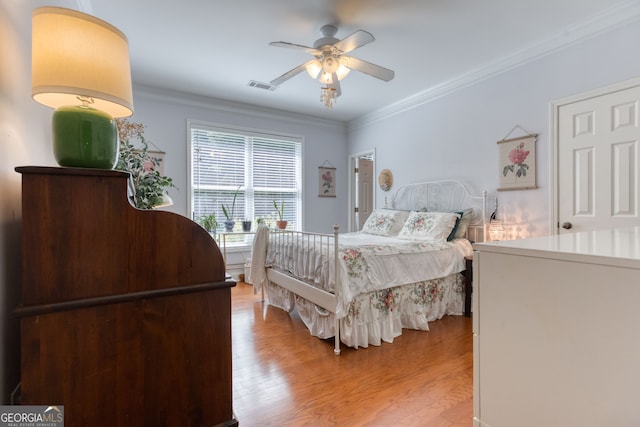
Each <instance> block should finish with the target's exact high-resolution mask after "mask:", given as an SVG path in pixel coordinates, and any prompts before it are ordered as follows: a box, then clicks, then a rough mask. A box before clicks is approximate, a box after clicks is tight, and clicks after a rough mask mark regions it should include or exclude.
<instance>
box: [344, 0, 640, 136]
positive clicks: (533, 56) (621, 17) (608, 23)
mask: <svg viewBox="0 0 640 427" xmlns="http://www.w3.org/2000/svg"><path fill="white" fill-rule="evenodd" d="M639 19H640V2H639V1H638V0H628V1H626V2H624V3H620V4H618V5H616V6H614V7H611V8H609V9H608V10H605V11H603V12H602V13H600V14H598V15H595V16H593V17H591V19H589V20H586V21H583V22H581V23H580V24H577V25H574V26H571V27H568V28H567V29H566V30H565V31H563V32H562V33H558V34H556V35H554V36H551V37H548V38H546V39H542V40H540V41H538V42H536V43H533V44H531V45H529V46H527V47H525V48H523V49H520V50H518V51H515V52H513V53H511V54H509V55H507V56H504V57H502V58H500V59H498V60H497V61H493V62H491V63H489V64H486V65H484V66H482V67H478V68H476V69H474V70H471V71H469V72H467V73H464V74H462V75H460V76H458V77H455V78H453V79H450V80H448V81H446V82H444V83H442V84H439V85H436V86H433V87H431V88H429V89H426V90H424V91H421V92H418V93H416V94H414V95H412V96H410V97H407V98H405V99H403V100H400V101H398V102H395V103H393V104H390V105H388V106H386V107H383V108H380V109H378V110H375V111H372V112H371V113H367V114H365V115H363V116H361V117H358V118H356V119H354V120H351V121H350V122H348V124H347V129H348V130H355V129H358V128H362V127H365V126H368V125H371V124H373V123H376V122H379V121H382V120H385V119H388V118H390V117H393V116H395V115H398V114H401V113H403V112H406V111H409V110H412V109H414V108H416V107H419V106H421V105H424V104H426V103H429V102H431V101H434V100H436V99H438V98H442V97H444V96H446V95H449V94H451V93H453V92H456V91H458V90H461V89H463V88H465V87H468V86H472V85H474V84H476V83H479V82H481V81H483V80H487V79H489V78H492V77H494V76H497V75H499V74H502V73H505V72H507V71H509V70H511V69H514V68H517V67H520V66H522V65H525V64H527V63H529V62H532V61H535V60H538V59H540V58H542V57H544V56H547V55H550V54H552V53H555V52H557V51H559V50H562V49H566V48H568V47H570V46H572V45H574V44H576V43H579V42H581V41H584V40H586V39H589V38H591V37H594V36H597V35H599V34H602V33H605V32H609V31H612V30H615V29H617V28H621V27H623V26H625V25H627V24H629V23H631V22H634V21H637V20H639Z"/></svg>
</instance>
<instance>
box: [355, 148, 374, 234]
mask: <svg viewBox="0 0 640 427" xmlns="http://www.w3.org/2000/svg"><path fill="white" fill-rule="evenodd" d="M357 175H358V178H357V181H358V230H362V226H363V225H364V223H365V221H366V220H367V218H369V215H371V212H372V211H373V191H374V188H373V161H372V160H367V159H359V161H358V174H357Z"/></svg>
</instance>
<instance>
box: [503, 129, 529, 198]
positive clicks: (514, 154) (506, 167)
mask: <svg viewBox="0 0 640 427" xmlns="http://www.w3.org/2000/svg"><path fill="white" fill-rule="evenodd" d="M537 137H538V135H537V134H532V135H527V136H522V137H519V138H512V139H505V140H502V141H498V166H499V172H498V173H499V175H498V191H504V190H527V189H532V188H536V139H537Z"/></svg>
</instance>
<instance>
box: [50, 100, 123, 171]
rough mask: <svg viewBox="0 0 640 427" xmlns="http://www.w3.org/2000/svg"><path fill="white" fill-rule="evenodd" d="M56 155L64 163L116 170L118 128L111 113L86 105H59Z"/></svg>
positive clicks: (55, 118)
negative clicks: (86, 106) (114, 168)
mask: <svg viewBox="0 0 640 427" xmlns="http://www.w3.org/2000/svg"><path fill="white" fill-rule="evenodd" d="M52 125H53V129H52V137H53V155H54V157H55V159H56V161H57V162H58V164H59V165H60V166H69V167H82V168H97V169H113V167H114V166H115V165H116V162H117V161H118V148H119V143H118V129H117V127H116V122H115V120H113V118H112V117H111V116H109V115H108V114H107V113H104V112H102V111H100V110H96V109H93V108H85V107H82V106H70V107H59V108H58V109H56V110H55V112H54V113H53V121H52Z"/></svg>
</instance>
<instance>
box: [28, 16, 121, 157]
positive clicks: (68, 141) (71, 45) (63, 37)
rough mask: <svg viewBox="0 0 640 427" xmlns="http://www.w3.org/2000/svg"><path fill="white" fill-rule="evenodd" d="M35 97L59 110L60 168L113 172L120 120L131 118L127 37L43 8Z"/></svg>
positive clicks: (36, 19)
mask: <svg viewBox="0 0 640 427" xmlns="http://www.w3.org/2000/svg"><path fill="white" fill-rule="evenodd" d="M32 24H33V27H32V52H31V55H32V58H31V59H32V63H31V67H32V75H31V94H32V96H33V99H34V100H35V101H36V102H38V103H40V104H43V105H46V106H48V107H52V108H55V111H54V113H53V120H52V136H53V153H54V156H55V159H56V161H57V162H58V164H59V165H60V166H71V167H87V168H100V169H113V167H114V166H115V165H116V163H117V161H118V147H119V142H118V131H117V127H116V123H115V119H114V118H116V117H127V116H130V115H132V114H133V96H132V90H131V69H130V65H129V45H128V41H127V37H126V36H125V35H124V34H123V33H122V32H121V31H120V30H118V29H117V28H115V27H114V26H112V25H111V24H108V23H107V22H104V21H102V20H100V19H98V18H96V17H94V16H91V15H87V14H85V13H82V12H78V11H75V10H71V9H65V8H59V7H41V8H37V9H35V10H34V11H33V15H32Z"/></svg>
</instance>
